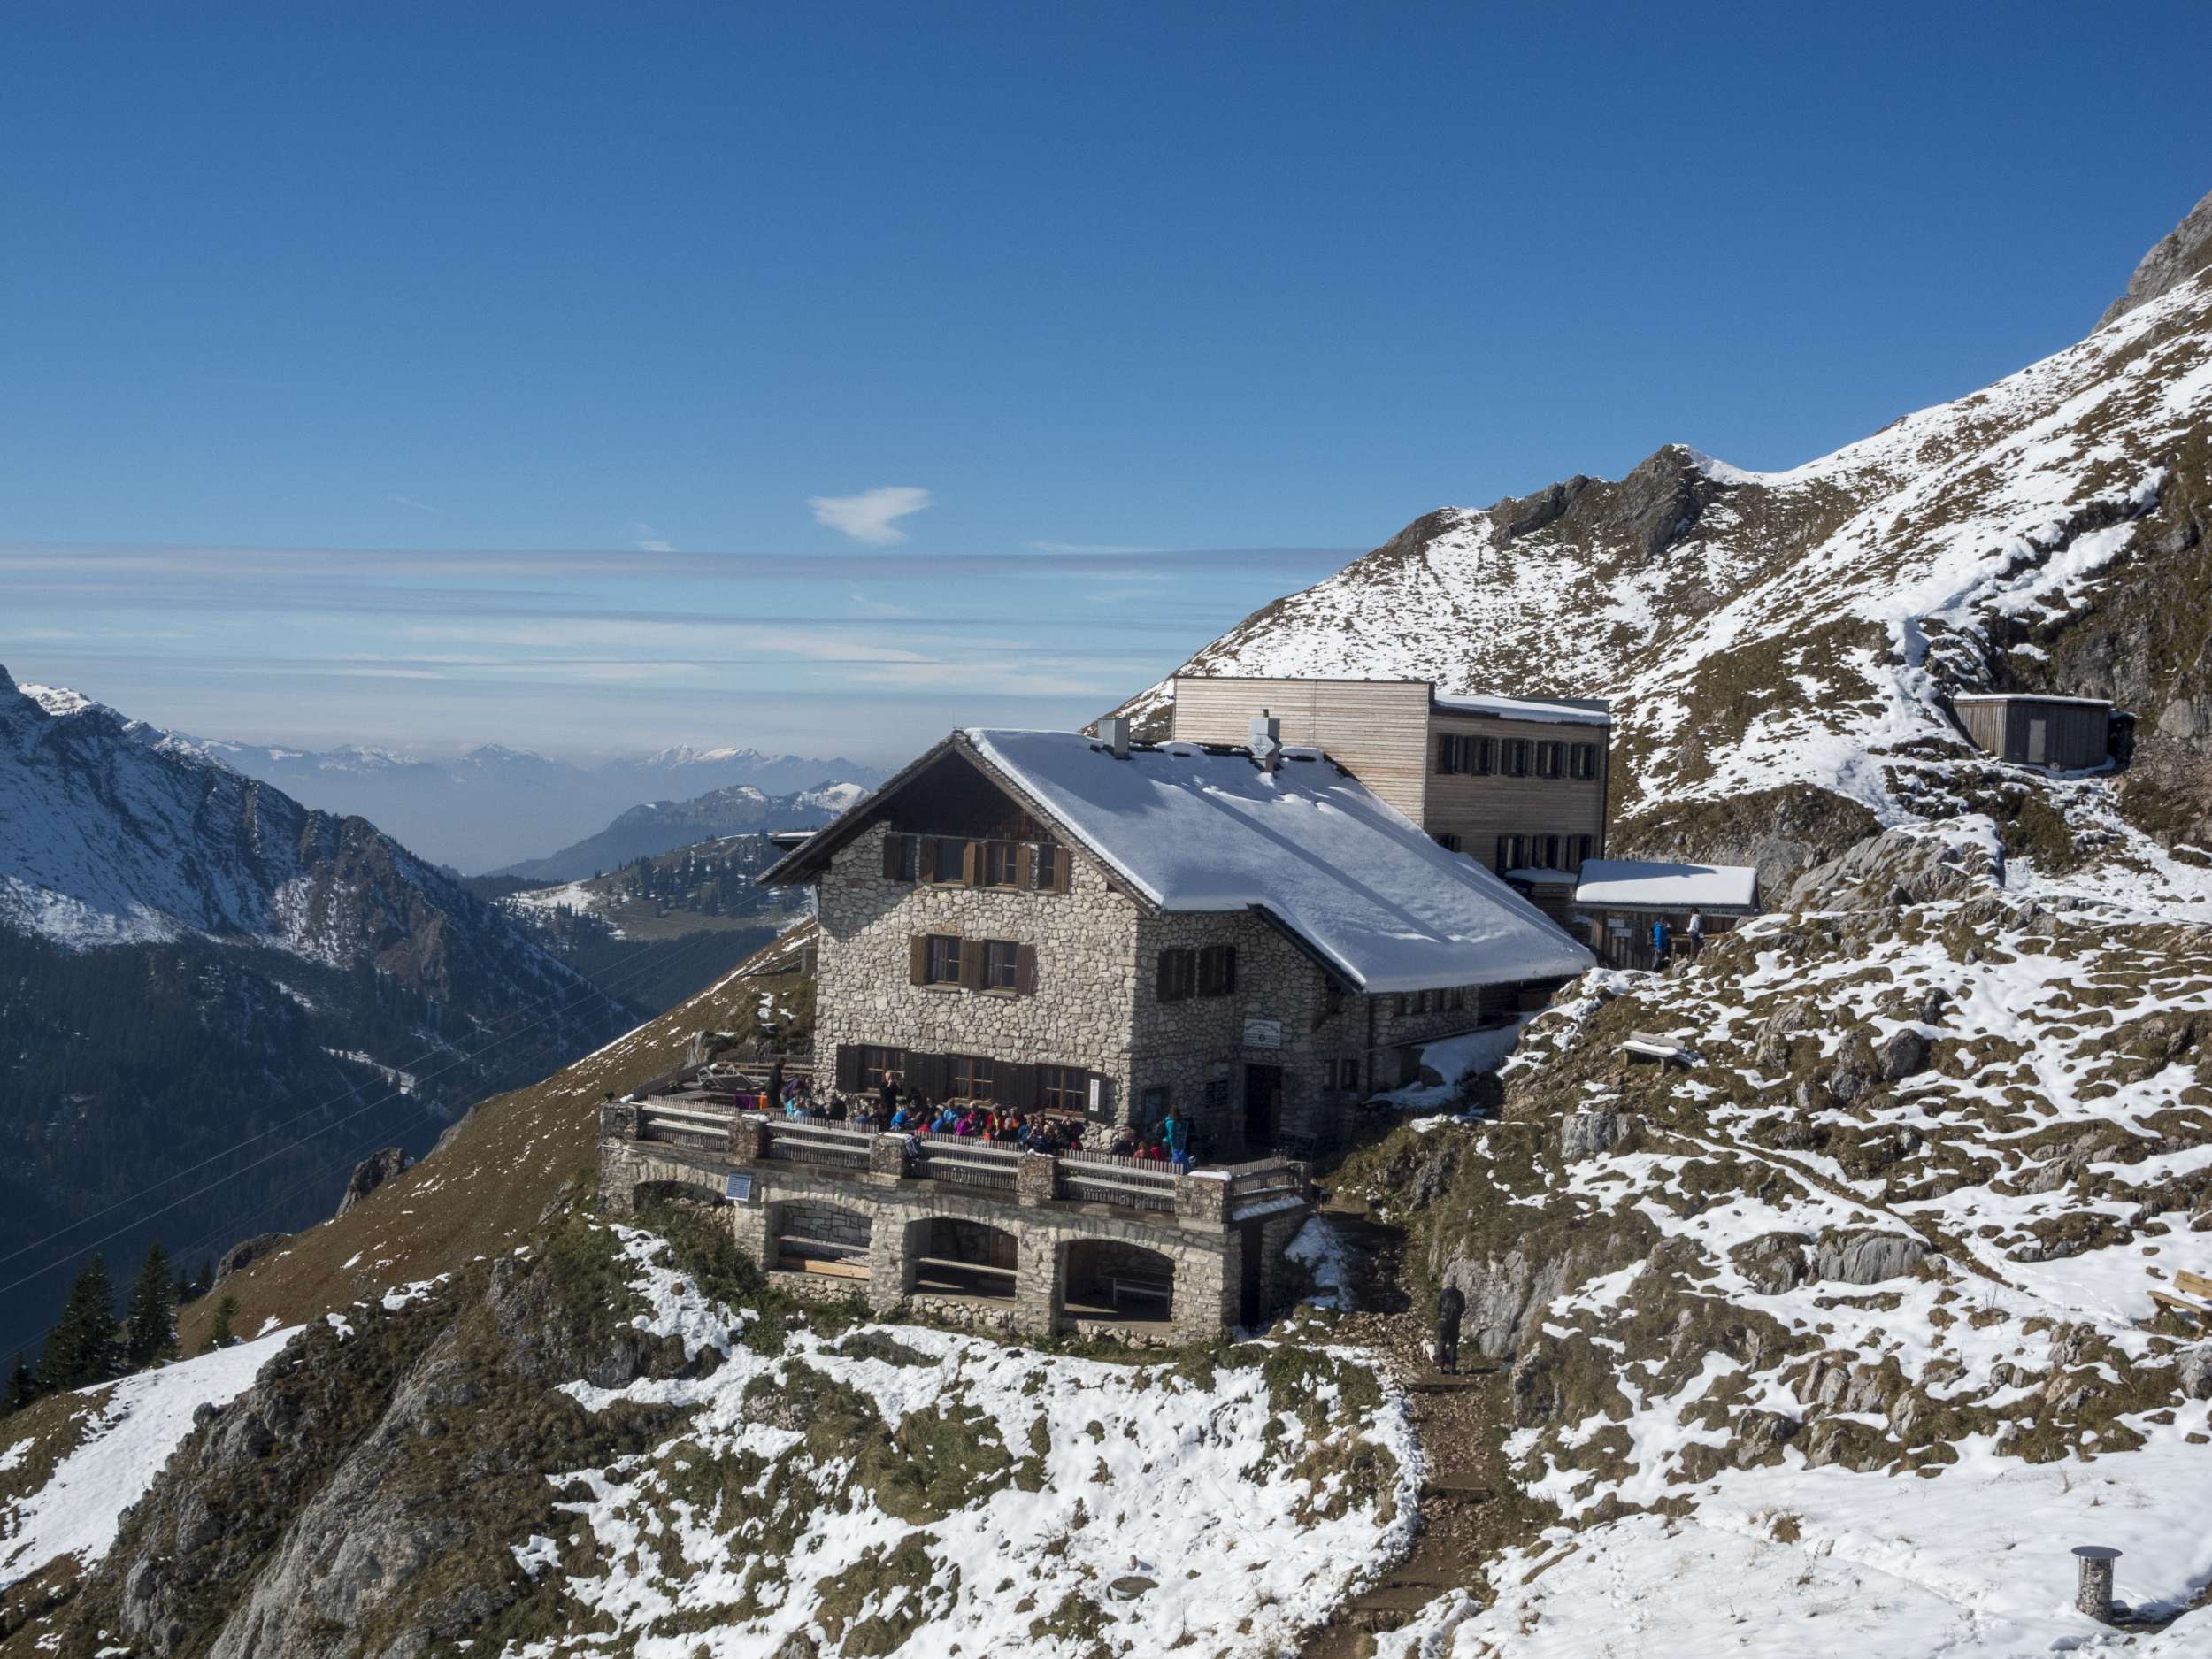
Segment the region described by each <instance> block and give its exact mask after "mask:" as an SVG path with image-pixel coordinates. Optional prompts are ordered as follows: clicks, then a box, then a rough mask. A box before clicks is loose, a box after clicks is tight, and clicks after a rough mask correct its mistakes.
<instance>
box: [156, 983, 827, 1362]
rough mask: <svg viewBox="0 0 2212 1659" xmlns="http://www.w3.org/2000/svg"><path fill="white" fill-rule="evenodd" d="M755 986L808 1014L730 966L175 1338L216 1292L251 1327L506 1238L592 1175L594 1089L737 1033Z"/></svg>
mask: <svg viewBox="0 0 2212 1659" xmlns="http://www.w3.org/2000/svg"><path fill="white" fill-rule="evenodd" d="M764 994H772V995H774V996H775V997H776V999H777V1002H778V1003H779V1004H780V1006H782V1007H784V1008H787V1009H788V1010H791V1011H792V1012H793V1013H794V1014H795V1015H796V1016H797V1017H798V1018H799V1021H800V1023H801V1024H803V1023H804V1022H805V1021H806V1020H808V1019H810V1018H811V1015H812V996H811V987H808V986H804V985H803V984H801V983H800V982H799V981H797V980H796V979H741V978H740V977H739V976H738V975H737V974H735V973H732V974H729V975H727V976H726V977H724V978H723V979H718V980H717V981H716V982H715V983H714V984H713V985H711V986H710V987H708V988H707V989H705V990H703V991H702V992H700V993H699V994H698V995H696V996H694V997H692V998H690V999H689V1000H688V1001H687V1002H681V1003H679V1004H678V1005H677V1006H676V1007H674V1008H672V1009H671V1010H669V1011H668V1012H667V1013H665V1014H663V1015H662V1016H660V1018H657V1019H653V1020H649V1021H648V1022H647V1023H645V1024H644V1025H640V1026H639V1027H638V1028H637V1029H636V1030H634V1031H633V1032H631V1033H628V1034H627V1035H626V1036H624V1037H621V1038H618V1039H617V1040H616V1041H613V1042H611V1043H610V1044H608V1045H607V1047H605V1048H602V1049H600V1050H599V1051H598V1052H597V1053H595V1054H590V1055H587V1056H584V1057H583V1058H582V1059H580V1060H578V1061H576V1062H575V1063H574V1064H571V1065H569V1066H567V1067H565V1069H564V1070H562V1071H557V1072H555V1073H554V1074H553V1075H552V1076H551V1077H549V1078H547V1079H544V1080H543V1081H542V1082H539V1083H534V1084H532V1085H531V1086H530V1087H527V1088H521V1089H516V1090H513V1091H512V1092H511V1093H508V1094H496V1095H494V1096H493V1097H492V1098H490V1099H489V1100H487V1101H484V1102H480V1104H478V1105H477V1106H475V1107H473V1108H472V1109H471V1110H470V1112H469V1114H468V1116H467V1117H466V1118H463V1119H462V1120H461V1122H460V1123H459V1124H457V1125H455V1127H454V1129H453V1131H452V1132H451V1133H450V1134H449V1135H448V1136H447V1138H446V1140H445V1141H444V1142H443V1143H442V1145H441V1146H440V1147H439V1148H438V1149H437V1150H436V1151H435V1152H434V1153H433V1154H432V1155H431V1156H428V1157H426V1158H425V1159H424V1160H423V1161H422V1162H421V1163H420V1164H417V1165H416V1166H415V1167H414V1168H413V1169H411V1170H409V1171H406V1172H405V1173H404V1174H402V1175H400V1176H397V1177H396V1178H395V1179H392V1180H390V1181H388V1182H387V1183H386V1184H385V1185H384V1186H382V1187H379V1188H378V1189H377V1190H376V1191H375V1192H374V1193H373V1194H370V1195H369V1197H368V1198H367V1200H366V1201H365V1202H362V1203H360V1204H357V1205H356V1206H355V1207H354V1208H353V1209H352V1210H349V1211H348V1212H347V1213H346V1214H345V1215H343V1216H341V1217H337V1218H336V1219H334V1220H332V1221H327V1222H325V1223H324V1224H323V1225H320V1226H319V1227H313V1228H311V1229H309V1230H308V1231H307V1232H305V1233H299V1234H297V1235H296V1236H295V1237H294V1238H293V1239H292V1240H290V1242H288V1244H286V1245H284V1246H282V1247H280V1248H278V1249H276V1250H274V1251H272V1252H271V1253H270V1254H269V1255H268V1256H265V1257H263V1258H262V1259H261V1260H259V1261H257V1262H255V1263H251V1264H250V1266H248V1267H246V1268H244V1269H243V1270H242V1271H239V1272H237V1273H234V1274H233V1275H232V1276H231V1277H230V1278H228V1279H225V1280H224V1281H223V1286H222V1290H221V1292H220V1293H219V1294H216V1295H213V1296H207V1297H203V1298H202V1299H201V1300H200V1301H198V1302H195V1303H194V1304H192V1306H190V1307H189V1308H188V1309H186V1310H185V1311H184V1315H183V1317H182V1318H181V1320H180V1327H181V1335H182V1338H183V1342H184V1348H185V1351H186V1352H187V1353H192V1352H196V1350H197V1349H198V1348H199V1347H200V1345H201V1343H202V1342H204V1340H206V1336H207V1332H208V1328H209V1326H210V1325H211V1323H212V1322H213V1319H214V1315H215V1308H216V1305H217V1304H218V1303H219V1302H220V1301H221V1300H222V1299H223V1297H224V1296H226V1295H227V1296H234V1297H236V1298H237V1301H238V1310H237V1312H236V1314H235V1315H234V1318H233V1320H232V1329H233V1330H234V1332H235V1333H237V1334H238V1335H240V1336H242V1337H243V1336H251V1335H253V1334H255V1333H257V1332H259V1331H261V1330H263V1329H265V1328H266V1327H268V1326H270V1325H272V1324H274V1325H295V1324H299V1323H302V1322H303V1321H306V1320H310V1319H314V1318H319V1317H321V1316H322V1315H323V1314H325V1313H327V1312H330V1311H333V1310H339V1309H343V1308H347V1307H349V1306H351V1305H352V1304H353V1303H355V1302H361V1301H365V1300H368V1299H370V1298H372V1297H373V1296H376V1295H378V1294H380V1293H381V1292H383V1291H384V1290H385V1289H387V1288H388V1287H389V1286H394V1285H403V1284H407V1283H411V1282H412V1281H414V1280H418V1279H429V1278H433V1277H434V1276H435V1275H437V1274H440V1273H451V1272H457V1271H459V1270H461V1269H462V1268H464V1267H466V1266H467V1265H468V1264H469V1263H471V1262H472V1261H473V1260H474V1259H476V1258H477V1257H478V1256H493V1255H496V1254H498V1253H500V1252H502V1251H504V1250H507V1249H511V1248H513V1247H514V1246H515V1245H516V1244H518V1243H520V1242H522V1241H523V1240H524V1239H525V1238H526V1236H527V1235H528V1233H530V1232H531V1230H532V1229H533V1228H534V1227H535V1226H536V1225H538V1224H539V1222H540V1221H541V1220H542V1219H543V1218H544V1217H545V1216H546V1215H547V1212H548V1211H549V1210H550V1209H551V1208H552V1207H553V1206H554V1205H555V1203H556V1202H557V1201H558V1200H560V1199H561V1198H562V1197H563V1195H564V1194H571V1193H572V1192H574V1191H576V1190H579V1189H582V1188H588V1187H590V1186H591V1185H592V1183H593V1182H594V1181H595V1179H596V1156H597V1155H596V1150H595V1148H596V1144H597V1137H598V1132H599V1102H600V1101H601V1099H602V1098H603V1096H604V1095H605V1094H606V1093H607V1092H608V1091H609V1090H613V1091H614V1092H616V1093H618V1094H622V1093H626V1092H627V1091H629V1090H631V1089H633V1088H635V1087H638V1086H639V1085H640V1084H641V1083H644V1082H646V1081H648V1080H649V1079H652V1078H655V1077H657V1076H659V1075H661V1074H662V1073H664V1072H666V1071H670V1070H671V1069H672V1068H673V1067H674V1066H675V1065H677V1064H679V1063H680V1061H681V1060H682V1058H683V1056H684V1054H685V1051H686V1049H687V1048H688V1046H689V1044H690V1041H691V1038H692V1035H693V1033H695V1032H699V1031H703V1030H707V1031H724V1032H733V1033H737V1034H738V1035H739V1036H740V1037H748V1036H749V1035H751V1034H752V1033H753V1032H754V1031H755V1030H756V1028H757V1027H756V1020H757V1011H758V1009H759V1005H760V1002H761V998H762V996H763V995H764Z"/></svg>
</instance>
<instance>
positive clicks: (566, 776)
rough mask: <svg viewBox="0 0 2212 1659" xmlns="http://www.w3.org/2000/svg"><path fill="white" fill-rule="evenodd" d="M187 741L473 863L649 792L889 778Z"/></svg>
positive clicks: (583, 826)
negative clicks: (431, 755)
mask: <svg viewBox="0 0 2212 1659" xmlns="http://www.w3.org/2000/svg"><path fill="white" fill-rule="evenodd" d="M72 695H73V694H72ZM176 741H178V742H180V743H182V744H185V745H188V747H190V748H192V749H196V750H198V751H199V752H201V753H203V754H204V755H207V756H208V757H211V758H212V759H216V760H219V761H221V762H222V763H223V764H225V765H227V766H229V767H230V768H231V769H232V770H233V771H235V772H243V773H245V774H246V775H247V776H248V777H250V778H257V779H259V780H262V781H263V782H265V783H273V784H275V785H276V786H277V787H279V788H281V789H283V790H284V791H286V792H287V793H288V794H289V795H293V796H294V797H295V798H296V799H297V800H299V801H302V802H303V803H306V804H307V805H309V806H311V807H317V808H319V809H321V810H325V811H330V812H337V813H342V814H353V815H358V816H359V817H362V818H368V819H370V820H372V821H373V822H374V823H376V824H378V825H380V826H382V827H383V828H384V829H385V830H386V831H387V832H388V833H390V834H393V835H395V836H396V837H397V838H398V839H399V840H401V841H404V842H405V843H406V844H407V845H408V846H410V847H411V848H414V849H416V850H417V851H418V852H420V853H422V854H423V855H424V856H427V857H430V858H434V859H436V860H437V861H439V862H440V863H442V864H452V865H455V866H456V867H457V868H460V869H462V870H464V871H469V872H476V871H485V870H492V869H496V868H498V867H500V866H502V865H504V864H511V863H513V862H515V861H516V860H518V859H522V858H526V857H528V856H534V855H537V854H540V853H542V852H543V851H544V849H546V848H547V847H548V846H549V845H557V844H560V843H563V842H566V841H575V840H577V839H578V838H580V837H581V836H584V835H587V834H588V833H591V832H592V831H593V830H594V828H595V826H600V825H603V824H605V823H606V822H607V820H608V819H609V818H612V817H614V816H615V815H616V814H617V813H619V812H622V811H624V810H626V809H628V808H630V807H633V806H635V805H636V804H638V803H640V802H643V801H653V800H665V799H669V798H672V797H673V798H677V799H682V798H685V797H687V796H691V795H700V794H703V793H705V792H707V791H709V790H713V789H725V788H730V787H736V786H738V785H743V784H749V785H751V786H752V787H756V788H757V789H760V790H762V791H764V793H766V794H769V795H789V794H792V793H794V792H795V791H798V790H802V789H804V788H807V787H810V786H813V785H815V784H818V783H819V782H820V781H821V780H823V779H825V778H850V779H856V780H860V781H862V782H864V783H874V782H876V781H878V780H879V778H880V776H881V774H880V772H878V771H877V770H876V769H875V768H874V767H872V766H864V765H862V764H860V763H858V762H856V761H849V760H843V759H830V760H824V759H813V758H809V757H803V756H797V755H768V754H764V753H762V752H761V751H760V750H758V749H746V748H741V747H736V746H730V747H724V748H718V749H693V748H688V747H677V748H672V749H660V750H657V751H656V752H655V753H653V754H650V755H647V756H643V757H635V758H631V757H624V758H618V759H615V760H609V761H605V762H603V763H600V764H596V765H585V764H575V763H572V762H569V761H565V760H558V759H555V758H553V757H550V756H546V755H539V754H534V753H532V752H530V751H529V750H526V749H511V748H508V747H507V746H505V745H504V744H498V743H490V744H485V745H482V746H480V747H479V748H476V749H470V750H469V751H467V752H466V753H465V754H462V755H457V756H442V757H417V756H407V755H401V754H397V753H395V752H394V751H392V750H390V749H378V748H372V747H365V746H362V745H357V744H349V745H346V746H344V747H342V748H339V749H323V750H314V749H306V750H303V749H282V748H274V747H271V746H269V745H267V744H252V743H235V742H226V741H217V740H212V739H206V738H183V737H180V738H178V739H177V740H176ZM587 873H588V872H587Z"/></svg>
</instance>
